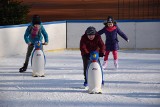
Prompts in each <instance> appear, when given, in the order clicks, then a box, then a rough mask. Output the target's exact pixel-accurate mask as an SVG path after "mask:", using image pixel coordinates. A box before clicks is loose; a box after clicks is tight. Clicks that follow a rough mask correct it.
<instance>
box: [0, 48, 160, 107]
mask: <svg viewBox="0 0 160 107" xmlns="http://www.w3.org/2000/svg"><path fill="white" fill-rule="evenodd" d="M45 55H46V60H47V63H46V68H45V70H46V76H45V77H32V76H31V75H32V70H31V65H30V64H29V67H28V70H27V71H26V72H25V73H19V71H18V70H19V68H20V67H21V66H22V65H23V62H24V58H25V55H15V56H10V57H1V58H0V107H160V50H120V51H119V69H118V70H115V69H114V65H113V57H112V54H111V53H110V56H109V63H108V69H107V70H104V80H105V85H104V86H103V89H102V90H103V94H88V93H87V90H85V89H82V88H81V87H82V86H83V82H84V80H83V66H82V59H81V55H80V51H79V50H74V51H73V50H72V51H71V50H65V51H59V52H45ZM100 60H101V63H102V62H103V59H102V58H101V59H100Z"/></svg>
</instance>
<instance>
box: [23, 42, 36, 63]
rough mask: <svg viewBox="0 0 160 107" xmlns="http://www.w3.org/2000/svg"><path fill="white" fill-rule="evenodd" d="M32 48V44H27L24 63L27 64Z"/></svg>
mask: <svg viewBox="0 0 160 107" xmlns="http://www.w3.org/2000/svg"><path fill="white" fill-rule="evenodd" d="M33 48H34V46H33V45H29V46H28V48H27V53H26V59H25V64H27V65H28V62H29V58H30V56H31V53H32V51H33Z"/></svg>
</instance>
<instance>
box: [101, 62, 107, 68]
mask: <svg viewBox="0 0 160 107" xmlns="http://www.w3.org/2000/svg"><path fill="white" fill-rule="evenodd" d="M107 66H108V62H107V61H104V62H103V65H102V68H103V69H106V68H107Z"/></svg>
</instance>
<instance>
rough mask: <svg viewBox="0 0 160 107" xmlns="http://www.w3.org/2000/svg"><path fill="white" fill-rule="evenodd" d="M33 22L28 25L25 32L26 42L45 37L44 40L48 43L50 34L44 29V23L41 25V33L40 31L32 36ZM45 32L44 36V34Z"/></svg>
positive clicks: (40, 39)
mask: <svg viewBox="0 0 160 107" xmlns="http://www.w3.org/2000/svg"><path fill="white" fill-rule="evenodd" d="M32 26H33V25H32V23H31V24H30V25H29V26H28V27H27V29H26V31H25V34H24V40H25V42H26V43H29V42H31V43H34V42H35V41H37V40H39V41H42V40H43V37H44V41H45V42H47V43H48V34H47V32H46V30H45V29H44V27H43V25H42V24H41V25H40V26H41V27H40V31H39V32H40V33H38V35H36V37H35V38H32V37H31V28H32ZM42 34H43V36H42Z"/></svg>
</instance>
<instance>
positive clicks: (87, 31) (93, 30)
mask: <svg viewBox="0 0 160 107" xmlns="http://www.w3.org/2000/svg"><path fill="white" fill-rule="evenodd" d="M96 32H97V31H96V29H95V28H94V27H92V26H90V27H88V28H87V30H86V32H85V33H86V34H87V35H95V34H96Z"/></svg>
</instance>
